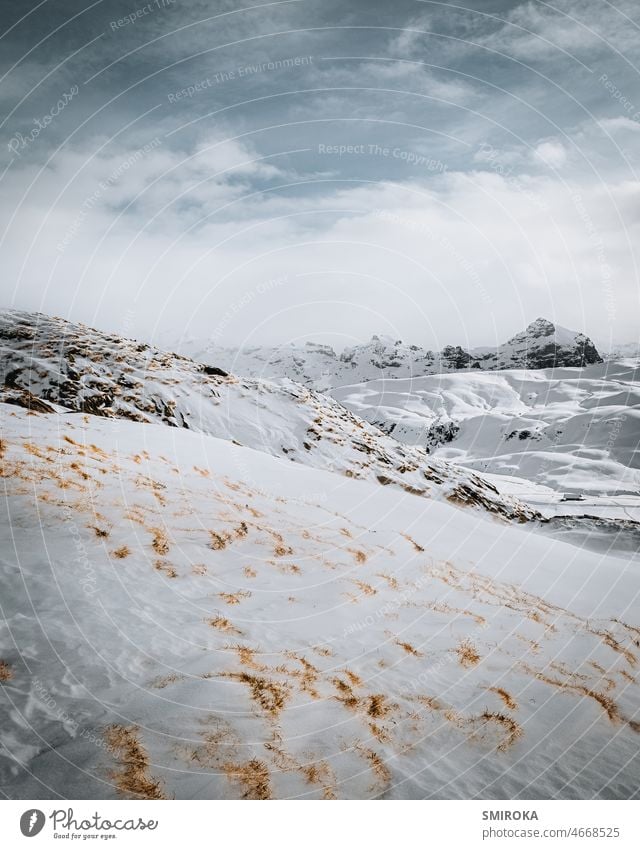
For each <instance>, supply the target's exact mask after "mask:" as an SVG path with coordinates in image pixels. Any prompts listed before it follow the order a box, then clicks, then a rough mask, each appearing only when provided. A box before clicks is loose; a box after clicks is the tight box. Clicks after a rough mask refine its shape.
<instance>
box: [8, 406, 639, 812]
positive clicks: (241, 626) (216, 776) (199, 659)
mask: <svg viewBox="0 0 640 849" xmlns="http://www.w3.org/2000/svg"><path fill="white" fill-rule="evenodd" d="M0 415H1V417H2V418H1V422H2V434H1V438H2V444H1V453H2V469H3V476H4V485H5V493H6V510H7V516H6V519H8V522H7V521H6V520H4V521H3V523H2V525H1V530H0V533H1V536H2V538H1V540H0V550H1V551H2V556H1V558H0V570H1V573H2V587H3V592H2V613H3V617H4V623H3V625H2V630H1V631H0V678H1V681H0V723H1V727H2V729H3V743H4V746H5V749H4V752H3V754H0V786H1V787H2V790H3V792H5V793H10V794H11V796H13V797H15V798H30V799H36V798H65V797H67V798H114V797H125V798H131V797H132V798H136V797H140V796H142V797H144V798H161V797H171V798H179V799H182V798H220V797H222V798H270V797H271V798H294V797H295V798H300V797H313V798H334V797H337V798H371V797H379V796H383V797H390V798H414V797H420V798H424V797H445V798H471V797H474V796H478V797H484V798H487V797H488V798H492V797H494V798H527V799H530V798H546V797H556V796H559V797H570V798H574V797H575V798H590V797H596V796H603V797H613V798H630V797H632V796H633V795H634V794H635V793H636V792H637V787H638V785H637V776H638V766H639V763H640V762H639V758H638V754H639V747H638V744H639V742H640V736H639V733H640V723H639V720H640V689H639V687H638V683H637V675H638V668H639V666H638V664H639V661H640V629H639V627H638V626H639V624H640V623H639V622H638V619H637V610H638V605H637V600H638V572H637V569H636V568H632V569H629V568H627V564H626V563H625V561H624V560H622V559H616V558H609V557H606V556H598V555H595V554H591V553H587V552H585V551H582V550H580V549H579V548H577V547H573V546H570V545H567V544H564V543H561V542H557V541H553V540H550V539H548V538H545V537H544V536H541V535H540V534H539V533H537V532H535V531H532V530H528V529H527V528H528V527H530V526H527V527H525V528H523V527H521V526H518V525H517V524H515V523H505V522H498V521H496V520H495V519H494V518H492V517H487V514H486V513H482V512H481V511H477V510H469V509H461V508H459V507H456V506H454V505H452V504H450V503H448V502H446V501H443V500H434V499H425V498H421V497H417V496H416V495H413V494H410V493H407V492H400V491H399V490H398V489H394V488H393V487H390V486H387V487H381V486H379V485H377V484H376V483H375V482H374V481H369V480H363V481H360V480H353V479H348V478H346V477H345V476H344V475H337V474H332V473H330V472H327V471H323V470H319V469H314V468H309V467H307V466H304V465H302V464H300V463H287V462H283V461H282V460H281V459H277V458H275V457H272V456H269V455H268V454H267V453H264V452H259V451H255V450H251V449H249V448H246V447H241V446H237V445H234V444H232V443H230V442H228V441H223V440H220V439H216V438H213V437H211V436H207V435H204V434H202V433H200V434H198V433H194V432H193V431H191V430H186V429H184V428H169V427H167V426H166V425H163V424H143V423H136V422H131V421H127V420H125V419H110V418H105V417H101V418H100V417H96V416H93V415H88V414H73V413H62V414H51V413H50V414H47V413H36V412H29V411H27V410H25V409H23V408H21V407H19V406H15V404H12V405H4V404H3V405H0Z"/></svg>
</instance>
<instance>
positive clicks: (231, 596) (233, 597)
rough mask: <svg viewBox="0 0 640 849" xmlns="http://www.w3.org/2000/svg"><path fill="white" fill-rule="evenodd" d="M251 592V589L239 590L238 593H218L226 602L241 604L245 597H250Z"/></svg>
mask: <svg viewBox="0 0 640 849" xmlns="http://www.w3.org/2000/svg"><path fill="white" fill-rule="evenodd" d="M250 596H251V593H250V592H249V590H238V592H237V593H218V597H219V598H221V599H222V600H223V601H224V602H225V604H240V602H241V601H242V599H243V598H250Z"/></svg>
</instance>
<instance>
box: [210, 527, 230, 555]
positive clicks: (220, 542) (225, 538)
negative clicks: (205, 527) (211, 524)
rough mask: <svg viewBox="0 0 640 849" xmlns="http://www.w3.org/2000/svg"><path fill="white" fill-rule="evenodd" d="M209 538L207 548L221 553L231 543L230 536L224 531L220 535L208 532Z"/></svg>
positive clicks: (215, 532) (216, 532)
mask: <svg viewBox="0 0 640 849" xmlns="http://www.w3.org/2000/svg"><path fill="white" fill-rule="evenodd" d="M209 536H210V537H211V542H210V543H209V548H212V549H213V550H214V551H221V550H222V549H223V548H226V547H227V545H228V544H229V543H230V542H231V534H229V533H227V532H226V531H222V532H221V533H219V532H218V531H209Z"/></svg>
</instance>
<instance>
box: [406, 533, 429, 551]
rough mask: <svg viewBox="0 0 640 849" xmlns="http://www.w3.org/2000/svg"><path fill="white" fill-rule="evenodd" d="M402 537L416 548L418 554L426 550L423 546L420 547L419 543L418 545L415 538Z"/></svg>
mask: <svg viewBox="0 0 640 849" xmlns="http://www.w3.org/2000/svg"><path fill="white" fill-rule="evenodd" d="M402 536H403V537H404V538H405V539H406V541H407V542H410V543H411V545H412V546H413V548H414V550H415V551H417V552H422V551H424V548H423V547H422V546H421V545H419V544H418V543H417V542H416V541H415V540H414V539H413V537H411V536H409V534H402Z"/></svg>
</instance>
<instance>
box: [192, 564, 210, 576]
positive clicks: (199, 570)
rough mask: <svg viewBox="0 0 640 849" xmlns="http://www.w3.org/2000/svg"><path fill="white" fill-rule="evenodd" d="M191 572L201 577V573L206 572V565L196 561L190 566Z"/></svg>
mask: <svg viewBox="0 0 640 849" xmlns="http://www.w3.org/2000/svg"><path fill="white" fill-rule="evenodd" d="M191 572H192V574H194V575H200V576H201V577H202V575H206V574H207V567H206V566H205V565H204V563H196V564H195V566H192V567H191Z"/></svg>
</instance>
